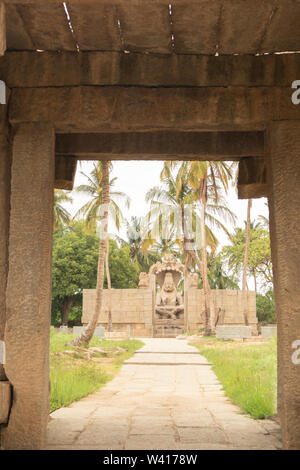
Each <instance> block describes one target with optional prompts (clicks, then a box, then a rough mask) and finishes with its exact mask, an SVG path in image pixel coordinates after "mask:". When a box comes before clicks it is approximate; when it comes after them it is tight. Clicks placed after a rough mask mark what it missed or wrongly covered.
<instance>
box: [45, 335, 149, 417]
mask: <svg viewBox="0 0 300 470" xmlns="http://www.w3.org/2000/svg"><path fill="white" fill-rule="evenodd" d="M73 338H75V336H73V335H68V334H65V333H54V331H53V330H52V331H51V334H50V380H51V399H50V411H51V412H52V411H54V410H56V409H57V408H61V407H62V406H68V405H70V404H71V403H72V402H73V401H76V400H80V398H83V397H84V396H86V395H88V394H89V393H92V392H94V391H96V390H98V389H99V388H100V387H101V386H103V385H104V384H105V383H106V382H108V381H109V380H111V379H112V378H113V377H114V375H115V374H116V373H117V371H118V369H119V368H120V367H121V365H122V364H123V362H124V360H126V359H128V358H129V357H131V356H132V355H133V354H134V352H135V351H136V350H137V349H139V348H141V347H142V346H143V343H142V342H141V341H138V340H122V341H113V340H101V341H100V340H99V339H97V338H93V339H92V341H91V342H90V344H89V347H92V346H97V347H100V348H103V349H105V350H106V351H108V354H107V355H105V357H106V358H107V359H103V360H106V361H108V362H104V363H101V360H100V361H99V362H98V361H94V360H91V359H86V358H85V356H84V352H83V351H80V350H79V351H78V354H76V355H75V356H69V355H68V356H67V355H64V354H63V353H64V352H65V351H71V350H76V348H74V347H73V346H71V345H70V344H68V343H70V341H71V340H72V339H73ZM117 347H120V348H124V349H126V351H124V352H121V353H119V354H118V355H115V354H114V353H115V351H116V349H117ZM96 356H97V358H101V357H104V354H100V353H98V354H97V355H96Z"/></svg>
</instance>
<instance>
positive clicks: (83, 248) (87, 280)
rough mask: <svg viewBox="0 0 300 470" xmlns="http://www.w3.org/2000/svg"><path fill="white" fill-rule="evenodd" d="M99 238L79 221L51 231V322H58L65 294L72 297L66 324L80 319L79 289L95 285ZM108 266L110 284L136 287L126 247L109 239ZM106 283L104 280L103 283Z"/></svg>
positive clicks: (133, 265)
mask: <svg viewBox="0 0 300 470" xmlns="http://www.w3.org/2000/svg"><path fill="white" fill-rule="evenodd" d="M98 249H99V238H98V236H97V235H96V233H95V231H91V232H88V231H87V229H86V226H85V224H84V223H83V222H74V223H73V224H72V225H71V226H70V227H68V228H66V229H64V230H59V231H57V232H55V234H54V239H53V261H52V265H53V267H52V284H53V291H52V292H53V294H52V324H53V325H55V326H59V325H60V324H61V309H62V303H63V300H64V298H65V297H67V296H68V297H71V298H72V299H73V301H74V303H73V306H72V308H71V312H70V315H69V320H70V324H76V323H80V319H81V305H82V291H83V289H95V286H96V281H97V265H98ZM109 267H110V274H111V282H112V288H115V289H128V288H134V287H137V282H138V276H139V269H138V266H137V265H136V263H134V262H132V260H131V259H130V257H129V247H127V246H125V247H121V248H119V247H118V245H117V243H116V241H114V240H110V256H109ZM106 286H107V283H106V281H105V287H106Z"/></svg>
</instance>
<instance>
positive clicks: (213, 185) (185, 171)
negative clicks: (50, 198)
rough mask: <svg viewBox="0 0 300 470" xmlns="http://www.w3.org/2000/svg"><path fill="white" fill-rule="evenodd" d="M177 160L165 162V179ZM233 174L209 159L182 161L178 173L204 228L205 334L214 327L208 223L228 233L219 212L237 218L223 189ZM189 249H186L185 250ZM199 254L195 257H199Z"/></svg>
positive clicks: (211, 236)
mask: <svg viewBox="0 0 300 470" xmlns="http://www.w3.org/2000/svg"><path fill="white" fill-rule="evenodd" d="M178 164H179V163H178V162H165V165H164V169H163V171H162V174H161V178H162V180H164V179H167V180H168V179H169V178H171V170H172V169H174V168H175V167H176V166H177V165H178ZM231 178H232V174H231V167H230V166H229V165H228V164H226V163H225V162H206V161H193V162H183V163H181V164H180V167H179V170H178V172H177V177H176V195H180V193H181V192H182V190H183V189H184V188H185V186H186V187H187V188H189V193H190V194H191V195H192V198H191V199H192V201H193V202H197V203H198V205H200V218H199V220H200V232H201V251H202V265H199V263H198V262H197V265H198V267H200V272H201V273H202V283H203V292H204V303H205V322H204V331H205V335H210V334H211V333H212V330H213V329H214V322H213V319H212V318H211V312H210V286H209V281H208V271H207V246H210V247H211V249H212V251H214V250H215V248H216V245H217V243H218V242H217V239H216V237H215V236H214V234H213V232H212V231H211V230H210V228H209V227H208V225H207V221H209V223H210V225H215V226H217V227H218V228H221V229H222V230H223V231H225V232H226V233H227V235H229V233H228V231H227V228H226V227H225V226H224V225H223V224H222V223H221V221H220V220H219V219H218V218H217V217H216V215H221V216H222V217H223V218H225V219H227V220H230V221H234V219H235V216H234V215H233V213H232V212H231V211H230V210H229V209H228V207H227V206H226V202H225V200H224V198H223V197H222V190H225V191H227V189H228V183H229V180H230V179H231ZM187 242H190V237H187V238H185V239H184V244H185V245H186V243H187ZM186 251H187V250H186ZM187 254H188V258H187V261H186V266H188V265H189V261H190V260H189V258H190V257H191V256H192V257H193V259H194V260H195V253H194V252H188V253H187ZM197 259H198V257H197V258H196V260H197Z"/></svg>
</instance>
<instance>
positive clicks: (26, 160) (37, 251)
mask: <svg viewBox="0 0 300 470" xmlns="http://www.w3.org/2000/svg"><path fill="white" fill-rule="evenodd" d="M14 131H15V133H14V141H13V146H12V167H11V213H10V232H9V272H8V282H7V293H6V328H5V341H6V352H7V358H6V367H5V370H6V375H7V377H8V379H9V381H10V382H11V384H12V386H13V406H12V410H11V414H10V418H9V423H8V426H7V428H6V429H4V432H3V442H2V445H3V447H4V448H5V449H39V448H42V447H43V446H44V443H45V436H46V426H47V422H48V415H49V333H50V314H51V247H52V228H53V192H54V131H53V129H52V127H51V126H50V125H49V124H48V123H26V124H21V125H19V126H18V127H16V129H14Z"/></svg>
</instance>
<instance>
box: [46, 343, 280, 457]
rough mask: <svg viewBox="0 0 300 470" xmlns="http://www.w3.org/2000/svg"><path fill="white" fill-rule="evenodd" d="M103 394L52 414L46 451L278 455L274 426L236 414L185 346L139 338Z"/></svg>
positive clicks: (203, 365) (201, 359)
mask: <svg viewBox="0 0 300 470" xmlns="http://www.w3.org/2000/svg"><path fill="white" fill-rule="evenodd" d="M143 342H144V343H145V346H144V347H143V348H142V349H141V350H139V351H138V352H137V353H136V354H135V355H134V356H133V357H131V358H130V359H129V360H128V361H127V362H126V363H125V364H124V365H123V367H122V369H121V371H120V373H119V374H118V375H117V376H116V377H115V378H114V379H113V380H112V381H111V382H109V383H108V384H107V385H106V386H105V387H103V388H102V389H100V390H99V391H98V392H96V393H93V394H92V395H89V396H87V397H85V398H84V399H82V400H80V401H79V402H75V403H73V404H72V405H71V406H70V407H68V408H61V409H59V410H57V411H55V412H53V413H52V414H51V420H50V423H49V428H48V447H47V448H48V449H98V450H101V449H102V450H103V449H107V450H120V449H121V450H122V449H123V450H126V449H127V450H129V449H134V450H137V449H144V450H155V449H157V450H159V449H166V450H185V449H188V450H190V449H191V450H194V449H197V450H203V449H279V448H281V443H280V430H279V426H278V425H277V424H276V423H274V422H273V421H270V420H261V421H257V420H253V419H250V418H248V417H246V416H244V415H241V414H240V409H239V408H237V407H236V406H234V405H233V404H232V403H231V402H230V401H229V400H228V399H227V398H226V397H225V395H224V392H223V391H222V386H221V385H220V383H219V382H218V380H217V378H216V376H215V374H214V372H213V371H212V369H211V366H210V365H209V363H208V362H207V360H206V359H205V358H204V357H203V356H200V355H199V354H198V353H197V350H196V349H195V348H194V347H192V346H189V345H188V344H187V342H186V341H185V340H177V339H159V338H151V339H144V338H143Z"/></svg>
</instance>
